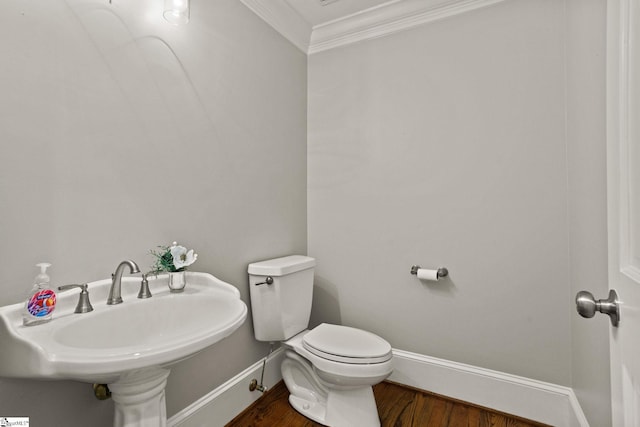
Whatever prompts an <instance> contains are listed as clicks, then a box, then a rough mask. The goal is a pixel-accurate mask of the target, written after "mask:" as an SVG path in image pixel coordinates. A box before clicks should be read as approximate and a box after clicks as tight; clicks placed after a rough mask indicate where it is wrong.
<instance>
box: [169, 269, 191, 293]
mask: <svg viewBox="0 0 640 427" xmlns="http://www.w3.org/2000/svg"><path fill="white" fill-rule="evenodd" d="M184 273H185V272H184V270H183V271H176V272H173V273H169V289H170V290H171V292H182V291H184V286H185V285H186V284H187V280H186V278H185V275H184Z"/></svg>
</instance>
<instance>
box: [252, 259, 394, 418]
mask: <svg viewBox="0 0 640 427" xmlns="http://www.w3.org/2000/svg"><path fill="white" fill-rule="evenodd" d="M314 266H315V260H314V259H313V258H310V257H306V256H301V255H293V256H289V257H283V258H277V259H273V260H267V261H261V262H258V263H253V264H250V265H249V268H248V272H249V286H250V288H249V289H250V294H251V310H252V314H253V325H254V335H255V337H256V339H258V340H259V341H272V342H273V341H281V342H282V343H283V347H284V349H285V358H284V361H283V362H282V367H281V369H282V377H283V379H284V382H285V385H286V386H287V389H288V390H289V393H290V395H289V402H290V404H291V406H292V407H293V408H294V409H295V410H296V411H298V412H300V413H301V414H302V415H304V416H306V417H307V418H309V419H311V420H313V421H316V422H318V423H320V424H323V425H326V426H330V427H379V426H380V419H379V417H378V410H377V407H376V402H375V398H374V395H373V388H372V386H373V385H375V384H377V383H379V382H381V381H383V380H384V379H385V378H387V377H388V376H389V375H390V374H391V372H392V371H393V366H392V352H391V345H390V344H389V343H388V342H387V341H385V340H384V339H383V338H381V337H379V336H377V335H375V334H373V333H371V332H368V331H364V330H361V329H357V328H352V327H347V326H341V325H333V324H329V323H323V324H320V325H318V326H316V327H315V328H313V329H311V330H308V329H306V328H307V327H308V324H309V317H310V315H311V302H312V301H311V300H312V295H313V268H314Z"/></svg>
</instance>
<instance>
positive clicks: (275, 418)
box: [226, 381, 544, 427]
mask: <svg viewBox="0 0 640 427" xmlns="http://www.w3.org/2000/svg"><path fill="white" fill-rule="evenodd" d="M373 392H374V394H375V397H376V403H377V405H378V414H379V415H380V422H381V424H382V427H485V426H486V427H540V426H544V424H540V423H536V422H533V421H528V420H523V419H521V418H518V417H514V416H511V415H506V414H503V413H499V412H495V411H492V410H489V409H486V408H481V407H478V406H475V405H472V404H469V403H465V402H460V401H456V400H451V399H447V398H445V397H443V396H438V395H435V394H431V393H428V392H425V391H422V390H416V389H412V388H408V387H405V386H401V385H398V384H394V383H391V382H388V381H385V382H383V383H380V384H378V385H376V386H374V387H373ZM288 398H289V392H288V390H287V388H286V386H285V385H284V383H283V382H282V381H280V382H279V383H278V384H276V385H275V386H274V387H273V388H272V389H271V390H269V391H267V392H266V393H265V395H264V396H263V397H262V398H261V399H258V400H257V401H256V402H254V403H253V405H252V406H250V407H249V408H247V409H246V410H245V411H244V412H243V413H242V414H240V415H238V416H237V417H236V418H235V419H233V420H232V421H231V422H230V423H229V424H227V425H226V427H273V426H286V427H321V424H318V423H316V422H313V421H311V420H309V419H307V418H305V417H304V416H302V415H300V414H298V413H297V412H296V411H295V410H294V409H293V408H291V406H290V405H289V401H288ZM353 427H359V426H353Z"/></svg>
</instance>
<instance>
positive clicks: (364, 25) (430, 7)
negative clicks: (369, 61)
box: [308, 0, 505, 55]
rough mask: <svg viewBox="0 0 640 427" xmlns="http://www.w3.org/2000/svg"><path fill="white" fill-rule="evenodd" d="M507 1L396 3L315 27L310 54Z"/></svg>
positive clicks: (403, 0) (412, 0) (416, 0)
mask: <svg viewBox="0 0 640 427" xmlns="http://www.w3.org/2000/svg"><path fill="white" fill-rule="evenodd" d="M502 1H505V0H395V1H391V2H388V3H384V4H382V5H380V6H377V7H373V8H371V9H367V10H364V11H362V12H358V13H356V14H353V15H350V16H346V17H344V18H340V19H337V20H335V21H331V22H327V23H325V24H321V25H317V26H315V27H313V31H312V33H311V41H310V43H309V51H308V53H309V54H310V55H311V54H314V53H317V52H322V51H324V50H328V49H333V48H335V47H338V46H344V45H348V44H352V43H356V42H359V41H363V40H369V39H374V38H377V37H383V36H387V35H389V34H393V33H397V32H399V31H404V30H408V29H410V28H413V27H416V26H418V25H422V24H426V23H428V22H433V21H438V20H440V19H444V18H449V17H451V16H455V15H459V14H461V13H465V12H469V11H471V10H475V9H480V8H483V7H487V6H491V5H493V4H495V3H500V2H502Z"/></svg>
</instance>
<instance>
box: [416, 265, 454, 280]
mask: <svg viewBox="0 0 640 427" xmlns="http://www.w3.org/2000/svg"><path fill="white" fill-rule="evenodd" d="M421 268H422V267H420V266H419V265H412V266H411V274H413V275H414V276H417V275H418V270H419V269H421ZM448 275H449V270H447V269H446V268H444V267H440V268H438V273H437V276H438V279H441V278H443V277H447V276H448Z"/></svg>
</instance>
